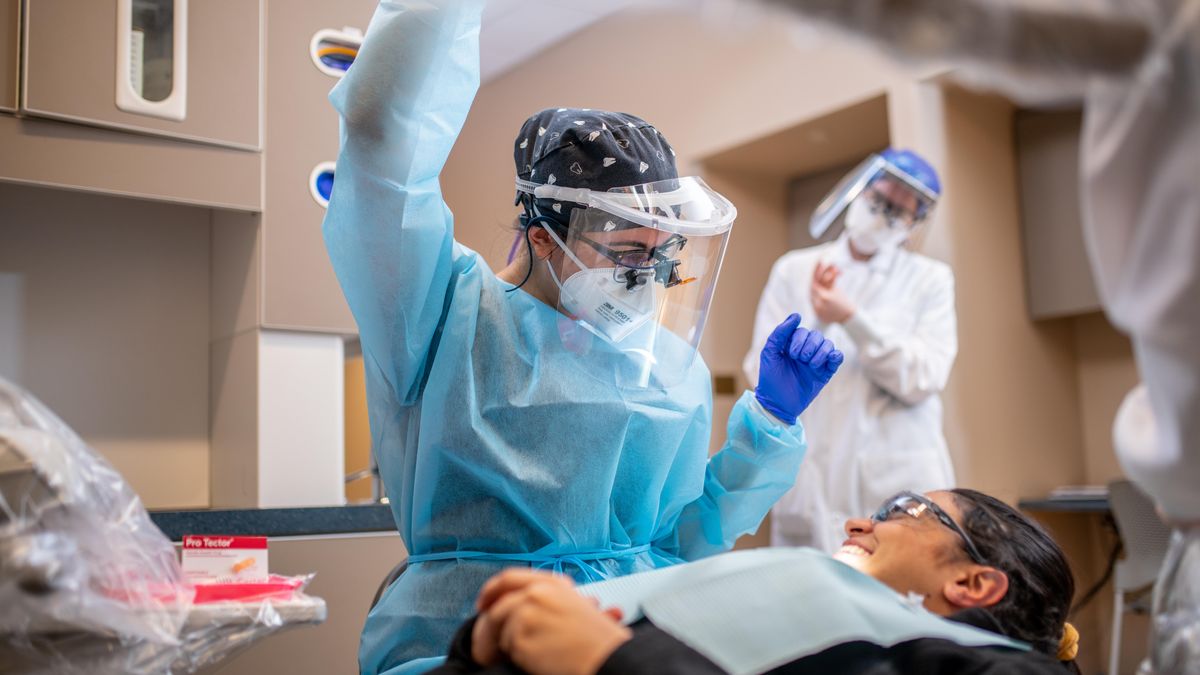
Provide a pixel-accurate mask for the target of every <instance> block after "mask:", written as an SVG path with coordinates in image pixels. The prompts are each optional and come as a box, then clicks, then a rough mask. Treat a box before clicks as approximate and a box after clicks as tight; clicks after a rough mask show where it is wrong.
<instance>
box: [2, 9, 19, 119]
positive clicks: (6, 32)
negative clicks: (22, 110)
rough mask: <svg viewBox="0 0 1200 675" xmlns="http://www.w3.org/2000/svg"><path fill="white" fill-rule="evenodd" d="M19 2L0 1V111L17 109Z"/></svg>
mask: <svg viewBox="0 0 1200 675" xmlns="http://www.w3.org/2000/svg"><path fill="white" fill-rule="evenodd" d="M20 7H21V2H20V0H0V110H8V111H12V110H16V109H17V82H18V81H19V79H18V77H17V69H18V67H19V64H20V45H21V40H20V34H21V33H20V31H21V22H20V18H19V12H20Z"/></svg>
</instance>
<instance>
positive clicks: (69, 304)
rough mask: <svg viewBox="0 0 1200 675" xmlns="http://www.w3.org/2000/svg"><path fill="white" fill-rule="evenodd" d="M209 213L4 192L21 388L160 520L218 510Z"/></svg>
mask: <svg viewBox="0 0 1200 675" xmlns="http://www.w3.org/2000/svg"><path fill="white" fill-rule="evenodd" d="M209 233H210V227H209V212H208V211H207V210H201V209H194V208H186V207H180V206H170V205H165V204H156V203H151V202H139V201H132V200H125V199H117V198H109V197H100V196H95V195H87V194H82V193H73V192H65V191H60V190H46V189H40V188H30V187H23V186H14V185H0V242H3V243H2V244H0V272H5V273H15V274H17V275H20V276H21V277H22V287H23V293H24V295H25V297H24V298H23V302H22V303H21V304H22V306H23V315H24V316H23V317H22V324H23V325H22V350H23V354H22V355H21V375H22V383H23V384H24V385H25V386H26V387H27V388H29V389H30V390H32V392H33V393H34V394H35V395H36V396H38V397H39V398H40V399H41V400H42V401H43V402H44V403H45V404H46V405H48V406H49V407H50V408H51V409H52V410H54V411H55V412H56V413H58V415H59V416H60V417H62V418H63V419H64V420H65V421H66V422H67V423H68V424H69V425H71V426H72V427H73V428H74V429H75V430H76V431H77V432H78V433H79V434H80V435H81V436H82V437H83V438H84V439H85V440H87V441H88V442H89V443H91V444H93V445H94V446H95V447H96V449H97V450H99V451H100V452H101V453H102V454H103V455H104V456H105V457H107V458H108V459H109V461H111V462H112V463H113V465H114V466H115V467H116V468H117V470H118V471H120V472H121V473H122V474H124V476H125V478H126V479H127V480H128V481H129V482H130V483H131V484H132V485H133V488H134V489H135V490H136V491H137V492H138V494H140V495H141V497H142V499H143V501H144V502H145V503H146V504H147V505H149V506H156V507H186V506H204V505H206V504H208V496H209V495H208V489H209V483H208V447H209V445H208V410H209V408H208V390H209V386H208V377H209V374H208V361H209V356H208V349H209V347H208V342H209V340H208V331H209V328H208V322H209Z"/></svg>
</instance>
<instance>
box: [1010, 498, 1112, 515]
mask: <svg viewBox="0 0 1200 675" xmlns="http://www.w3.org/2000/svg"><path fill="white" fill-rule="evenodd" d="M1018 506H1019V507H1020V508H1021V510H1022V511H1046V512H1051V513H1102V514H1103V513H1109V511H1110V509H1109V506H1108V497H1086V498H1080V497H1046V498H1045V499H1022V500H1021V501H1020V503H1019V504H1018Z"/></svg>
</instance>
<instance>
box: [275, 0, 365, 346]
mask: <svg viewBox="0 0 1200 675" xmlns="http://www.w3.org/2000/svg"><path fill="white" fill-rule="evenodd" d="M376 4H377V3H376V2H375V0H343V1H341V2H337V3H331V2H323V1H322V2H317V1H315V0H288V1H287V3H286V8H287V9H286V11H278V10H274V8H275V7H276V6H279V7H280V8H281V9H282V8H283V7H284V6H285V3H283V2H277V1H273V2H272V4H270V5H269V8H271V9H272V11H269V12H268V14H267V45H268V49H267V72H269V73H270V77H269V78H268V80H267V148H268V150H267V152H266V153H265V154H266V211H265V212H264V213H263V266H264V267H263V279H264V292H263V321H264V324H265V325H266V326H268V327H275V328H291V329H300V330H317V331H332V332H337V333H346V334H349V333H355V332H357V328H356V327H355V324H354V319H353V317H352V316H351V314H350V310H349V308H348V307H347V306H346V300H345V297H344V296H343V295H342V291H341V287H340V286H339V285H338V282H337V278H336V277H335V276H334V273H333V268H332V266H331V265H330V263H329V254H328V253H327V252H326V250H325V241H324V239H323V237H322V235H321V222H322V220H324V218H325V208H324V206H322V205H321V204H320V203H318V198H317V196H316V195H314V191H313V190H312V189H310V184H311V181H312V179H313V178H314V169H317V168H318V167H320V166H322V165H325V166H328V164H327V163H330V162H332V161H334V160H336V159H337V153H338V116H337V112H336V111H335V110H334V109H333V106H332V105H331V104H330V103H329V90H330V89H332V88H333V85H334V84H336V83H337V81H338V79H337V77H336V76H335V75H334V74H331V72H332V71H331V69H330V68H328V67H325V68H322V67H321V66H318V65H317V63H314V60H313V57H312V54H311V50H310V47H314V48H315V47H316V46H317V45H318V43H320V42H321V41H322V37H323V36H327V35H331V34H332V35H336V34H342V33H346V31H344V30H343V28H344V27H347V26H349V27H353V28H355V29H359V30H366V27H367V24H368V22H369V21H370V19H371V15H372V13H373V11H374V9H375V6H376ZM349 33H350V34H353V33H354V30H351V31H349ZM314 38H315V39H314ZM335 41H336V40H335Z"/></svg>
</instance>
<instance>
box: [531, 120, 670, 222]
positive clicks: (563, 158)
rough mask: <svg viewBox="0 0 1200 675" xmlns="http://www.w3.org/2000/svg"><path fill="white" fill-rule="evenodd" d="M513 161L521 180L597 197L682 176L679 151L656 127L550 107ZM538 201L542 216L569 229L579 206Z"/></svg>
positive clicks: (548, 200)
mask: <svg viewBox="0 0 1200 675" xmlns="http://www.w3.org/2000/svg"><path fill="white" fill-rule="evenodd" d="M513 161H514V162H515V164H516V169H517V178H519V179H521V180H525V181H529V182H532V183H538V184H547V183H548V184H552V185H561V186H564V187H574V188H587V189H589V190H594V191H597V192H604V191H607V190H610V189H612V188H616V187H627V186H630V185H642V184H645V183H652V182H655V181H660V180H667V179H671V178H678V177H679V173H678V171H677V170H676V168H675V151H674V150H672V149H671V145H670V144H669V143H667V139H665V138H663V135H662V133H660V132H659V131H658V129H656V128H654V126H653V125H651V124H650V123H649V122H646V121H645V120H643V119H641V118H640V117H635V116H633V115H629V114H626V113H619V112H608V111H606V110H593V109H590V108H547V109H545V110H542V111H541V112H538V113H536V114H535V115H533V116H532V117H530V118H529V119H528V120H526V121H525V124H524V125H523V126H522V127H521V132H520V133H519V134H518V135H517V139H516V141H514V143H513ZM523 198H524V199H532V197H530V196H529V195H524V194H522V193H520V192H518V193H517V203H521V202H522V201H523ZM534 201H535V203H536V205H537V210H538V213H539V214H540V215H544V216H548V217H550V218H552V219H554V220H555V221H557V222H559V223H560V224H562V225H563V226H564V227H565V226H566V225H567V224H568V223H569V222H570V215H571V211H572V210H574V209H575V208H576V207H578V206H579V205H578V204H574V203H572V202H555V201H554V200H552V199H537V200H534ZM528 207H529V205H528V204H527V208H528Z"/></svg>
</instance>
